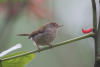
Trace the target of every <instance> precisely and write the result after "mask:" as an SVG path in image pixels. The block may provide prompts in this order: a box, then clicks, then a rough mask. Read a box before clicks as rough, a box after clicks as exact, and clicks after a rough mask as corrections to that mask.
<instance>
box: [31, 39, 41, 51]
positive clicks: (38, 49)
mask: <svg viewBox="0 0 100 67" xmlns="http://www.w3.org/2000/svg"><path fill="white" fill-rule="evenodd" d="M31 39H32V41H34V39H33V38H31ZM36 46H37V48H38V52H40V48H39V45H38V44H37V43H36Z"/></svg>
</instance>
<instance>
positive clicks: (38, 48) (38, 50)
mask: <svg viewBox="0 0 100 67" xmlns="http://www.w3.org/2000/svg"><path fill="white" fill-rule="evenodd" d="M36 46H37V48H38V52H40V47H39V45H38V44H36Z"/></svg>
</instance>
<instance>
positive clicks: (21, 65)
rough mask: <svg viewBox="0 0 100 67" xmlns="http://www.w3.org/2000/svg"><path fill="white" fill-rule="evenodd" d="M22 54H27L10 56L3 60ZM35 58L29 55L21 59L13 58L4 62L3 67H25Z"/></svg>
mask: <svg viewBox="0 0 100 67" xmlns="http://www.w3.org/2000/svg"><path fill="white" fill-rule="evenodd" d="M22 53H25V52H18V53H14V54H10V55H7V56H5V57H3V58H7V57H11V56H15V55H19V54H22ZM34 56H35V55H34V54H29V55H24V56H21V57H17V58H13V59H10V60H5V61H2V67H25V65H26V64H27V63H29V62H30V61H31V60H32V59H33V58H34Z"/></svg>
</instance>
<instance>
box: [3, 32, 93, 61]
mask: <svg viewBox="0 0 100 67" xmlns="http://www.w3.org/2000/svg"><path fill="white" fill-rule="evenodd" d="M93 36H94V33H89V34H86V35H83V36H80V37H76V38H73V39H70V40H67V41H63V42H61V43H58V44H56V45H54V46H53V47H58V46H62V45H65V44H68V43H73V42H75V41H78V40H82V39H85V38H89V37H93ZM48 49H51V48H50V47H45V48H41V49H40V51H44V50H48ZM37 52H38V50H34V51H30V52H27V53H23V54H19V55H16V56H12V57H8V58H1V61H6V60H10V59H13V58H17V57H21V56H25V55H28V54H33V53H37Z"/></svg>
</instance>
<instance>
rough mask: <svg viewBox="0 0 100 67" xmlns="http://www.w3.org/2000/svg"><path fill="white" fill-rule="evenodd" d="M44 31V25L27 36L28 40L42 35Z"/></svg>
mask: <svg viewBox="0 0 100 67" xmlns="http://www.w3.org/2000/svg"><path fill="white" fill-rule="evenodd" d="M44 30H45V25H43V26H42V27H40V28H39V29H37V30H35V31H34V32H32V33H31V34H30V36H29V39H30V38H31V37H34V36H35V35H38V34H39V33H43V32H44Z"/></svg>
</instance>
